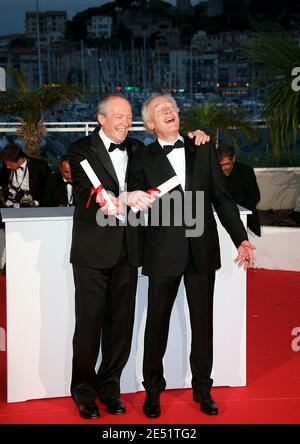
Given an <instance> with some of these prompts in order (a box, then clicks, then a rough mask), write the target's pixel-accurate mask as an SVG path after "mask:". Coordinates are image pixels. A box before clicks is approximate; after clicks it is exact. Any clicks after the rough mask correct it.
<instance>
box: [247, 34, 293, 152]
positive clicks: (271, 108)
mask: <svg viewBox="0 0 300 444" xmlns="http://www.w3.org/2000/svg"><path fill="white" fill-rule="evenodd" d="M247 53H248V55H249V56H250V57H251V59H252V60H253V61H254V62H256V63H259V64H261V65H262V66H264V67H265V68H266V70H267V71H268V72H269V73H270V74H271V77H272V79H273V81H272V83H271V85H270V88H269V91H268V92H267V95H266V97H265V101H264V102H265V103H264V115H265V118H266V123H267V128H268V131H269V136H270V142H271V145H272V149H273V153H274V157H275V159H277V160H278V159H279V158H280V154H281V153H283V152H287V153H288V154H289V153H290V152H291V149H292V148H293V147H295V145H296V142H297V133H298V125H299V120H300V92H299V91H297V90H295V88H292V82H293V80H294V76H293V74H294V72H295V71H294V68H297V67H300V48H299V47H298V46H297V44H296V43H295V42H294V41H293V40H292V38H291V37H290V36H289V34H287V33H281V37H278V38H274V37H272V36H270V35H268V34H266V33H261V34H259V35H258V36H257V37H255V38H254V40H253V42H252V43H251V44H250V45H249V46H248V48H247ZM268 82H270V78H269V79H268Z"/></svg>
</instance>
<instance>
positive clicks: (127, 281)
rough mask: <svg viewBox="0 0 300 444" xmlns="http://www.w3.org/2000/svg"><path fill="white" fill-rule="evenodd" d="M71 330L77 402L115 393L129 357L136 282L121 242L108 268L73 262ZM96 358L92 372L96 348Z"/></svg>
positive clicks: (73, 377) (73, 394)
mask: <svg viewBox="0 0 300 444" xmlns="http://www.w3.org/2000/svg"><path fill="white" fill-rule="evenodd" d="M73 273H74V282H75V316H76V323H75V332H74V337H73V368H72V382H71V393H72V396H73V398H74V400H75V401H76V402H77V403H78V404H83V403H88V402H90V401H92V400H94V399H96V397H97V395H100V397H101V398H102V399H104V400H105V399H107V398H111V397H119V395H120V377H121V373H122V370H123V368H124V366H125V365H126V362H127V360H128V357H129V353H130V347H131V339H132V331H133V321H134V309H135V294H136V286H137V268H136V267H133V266H131V265H130V264H129V262H128V257H127V253H126V249H125V245H123V248H122V251H121V254H120V257H119V260H118V263H117V264H116V265H115V266H114V267H113V268H108V269H96V268H95V269H94V268H88V267H82V266H80V265H73ZM100 340H101V352H102V360H101V364H100V368H99V370H98V372H97V374H96V371H95V366H96V362H97V359H98V355H99V350H100Z"/></svg>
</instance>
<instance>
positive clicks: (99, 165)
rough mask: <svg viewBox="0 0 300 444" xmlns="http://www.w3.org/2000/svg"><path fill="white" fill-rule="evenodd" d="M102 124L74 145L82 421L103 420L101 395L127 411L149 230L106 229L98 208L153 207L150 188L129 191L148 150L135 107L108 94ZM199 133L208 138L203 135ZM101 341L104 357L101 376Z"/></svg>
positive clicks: (113, 408) (115, 410)
mask: <svg viewBox="0 0 300 444" xmlns="http://www.w3.org/2000/svg"><path fill="white" fill-rule="evenodd" d="M97 120H98V122H99V125H100V126H101V128H99V127H97V128H95V130H94V131H93V132H92V134H91V135H90V136H87V137H83V138H82V139H80V140H77V141H76V142H74V143H73V144H72V145H71V147H70V149H69V152H68V158H69V161H70V166H71V173H72V179H73V187H74V196H75V211H74V221H73V233H72V244H71V258H70V260H71V263H72V266H73V274H74V283H75V313H76V324H75V332H74V337H73V368H72V382H71V394H72V397H73V399H74V401H75V403H76V404H77V406H78V409H79V414H80V416H81V417H83V418H86V419H95V418H98V417H99V416H100V412H99V408H98V406H97V405H96V403H95V400H96V398H97V397H99V399H100V401H101V402H102V403H103V404H105V405H106V407H107V411H108V413H111V414H117V415H118V414H123V413H125V406H124V404H123V402H122V401H121V400H120V378H121V373H122V370H123V368H124V366H125V364H126V362H127V359H128V356H129V352H130V346H131V337H132V330H133V319H134V307H135V293H136V285H137V267H138V266H139V265H141V262H142V257H143V254H142V250H143V227H142V226H141V225H138V226H130V225H129V224H127V225H124V224H121V223H115V224H109V223H107V224H106V225H105V226H100V225H98V224H97V212H98V210H99V205H100V206H101V210H102V211H103V213H104V215H105V216H111V215H119V214H122V213H124V208H123V201H124V202H126V204H127V205H130V206H134V207H136V208H137V209H138V210H144V209H145V208H147V207H149V205H151V204H150V202H149V195H148V194H147V193H146V192H145V191H141V190H137V189H136V187H135V186H132V188H130V192H128V191H126V182H128V178H129V176H130V170H131V163H132V160H133V158H134V156H135V155H136V153H138V152H139V151H143V150H144V145H143V143H142V142H140V141H138V140H135V139H132V138H129V137H127V135H128V131H129V128H130V127H131V124H132V110H131V106H130V103H129V102H128V100H127V99H125V97H122V96H120V95H114V94H108V95H106V96H103V97H102V98H101V99H100V100H99V102H98V106H97ZM196 134H197V135H198V136H199V137H198V138H200V139H203V133H202V134H199V133H198V132H197V133H196ZM201 136H202V137H201ZM85 159H86V160H87V161H88V162H89V164H90V166H91V167H92V169H93V170H94V172H95V174H96V176H97V177H98V178H99V180H100V182H101V186H103V187H104V189H105V190H106V191H107V192H111V193H113V194H111V195H110V199H111V201H112V202H113V204H114V206H115V209H114V210H110V209H109V207H108V205H107V203H106V202H105V201H104V199H103V195H102V194H101V186H100V187H98V188H97V189H95V188H92V183H91V181H90V179H89V177H88V176H87V175H86V173H85V171H84V170H83V168H82V167H81V164H80V162H81V161H83V160H85ZM121 195H122V200H121V199H120V196H121ZM116 196H117V197H116ZM101 210H100V211H101ZM114 221H115V219H114ZM117 222H119V221H117ZM100 342H101V352H102V359H101V364H100V368H99V370H98V371H97V373H96V371H95V366H96V363H97V358H98V354H99V347H100Z"/></svg>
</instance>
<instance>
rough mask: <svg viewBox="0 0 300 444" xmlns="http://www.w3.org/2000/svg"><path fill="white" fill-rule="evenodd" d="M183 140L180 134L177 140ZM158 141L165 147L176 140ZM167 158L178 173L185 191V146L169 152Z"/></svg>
mask: <svg viewBox="0 0 300 444" xmlns="http://www.w3.org/2000/svg"><path fill="white" fill-rule="evenodd" d="M178 139H179V140H181V141H182V142H184V140H183V137H182V136H178V137H177V138H176V140H178ZM157 140H158V143H159V144H160V145H161V147H162V148H163V147H164V146H165V145H173V144H174V143H175V142H176V140H174V142H172V143H170V142H166V141H165V140H161V139H157ZM167 158H168V160H169V162H170V164H171V165H172V167H173V170H174V171H175V173H176V176H177V177H178V179H179V182H180V185H181V186H182V189H183V191H184V190H185V150H184V147H182V148H174V149H173V150H172V151H171V152H170V153H169V154H167Z"/></svg>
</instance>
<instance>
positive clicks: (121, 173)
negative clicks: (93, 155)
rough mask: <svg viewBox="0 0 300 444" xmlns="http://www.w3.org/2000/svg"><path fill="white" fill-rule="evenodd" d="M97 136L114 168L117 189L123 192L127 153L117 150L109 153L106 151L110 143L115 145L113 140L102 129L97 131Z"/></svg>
mask: <svg viewBox="0 0 300 444" xmlns="http://www.w3.org/2000/svg"><path fill="white" fill-rule="evenodd" d="M99 136H100V137H101V139H102V142H103V143H104V146H105V148H106V149H107V152H108V154H109V156H110V158H111V161H112V164H113V166H114V169H115V172H116V175H117V178H118V181H119V187H120V192H121V191H123V190H124V188H125V177H126V169H127V163H128V155H127V151H126V150H124V151H121V150H119V149H116V150H114V151H112V152H109V151H108V149H109V147H110V144H111V143H116V142H114V141H113V140H111V139H110V138H109V137H107V135H106V134H105V132H104V131H103V129H102V128H101V129H100V131H99Z"/></svg>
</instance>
